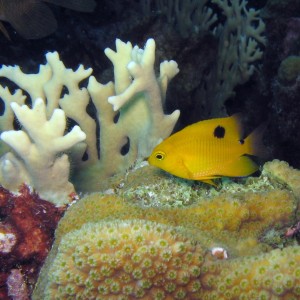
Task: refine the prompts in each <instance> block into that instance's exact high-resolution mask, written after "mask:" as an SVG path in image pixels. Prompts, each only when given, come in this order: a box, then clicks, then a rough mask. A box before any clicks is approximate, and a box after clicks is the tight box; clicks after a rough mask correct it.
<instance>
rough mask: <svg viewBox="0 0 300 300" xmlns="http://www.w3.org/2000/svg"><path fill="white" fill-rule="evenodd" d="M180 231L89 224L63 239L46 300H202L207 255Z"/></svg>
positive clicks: (135, 223)
mask: <svg viewBox="0 0 300 300" xmlns="http://www.w3.org/2000/svg"><path fill="white" fill-rule="evenodd" d="M181 231H183V229H182V228H178V227H177V228H175V227H174V228H172V227H171V228H170V227H168V226H166V225H162V224H158V223H154V222H150V221H141V220H129V221H120V220H115V221H108V222H107V221H103V222H99V223H87V224H85V225H83V226H82V228H81V229H80V230H75V231H72V232H70V233H68V234H67V235H65V236H64V237H63V238H62V240H61V243H60V245H59V249H58V254H57V256H56V258H55V259H54V261H53V263H52V265H51V267H50V270H49V278H48V284H47V286H46V288H45V298H44V299H69V298H70V297H74V298H73V299H98V298H99V299H111V300H113V299H132V298H143V299H146V298H149V299H166V298H169V299H194V298H198V297H197V296H196V295H197V293H198V291H199V289H200V284H199V282H198V280H197V278H198V277H199V275H200V267H201V265H202V262H203V256H204V251H203V249H202V247H201V246H200V245H197V244H195V243H193V242H192V241H191V240H190V239H188V238H187V237H186V236H185V235H184V234H183V233H182V232H181ZM102 297H103V298H102ZM120 297H121V298H120ZM145 297H146V298H145Z"/></svg>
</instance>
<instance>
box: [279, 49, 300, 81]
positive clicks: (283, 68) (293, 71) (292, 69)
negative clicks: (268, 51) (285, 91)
mask: <svg viewBox="0 0 300 300" xmlns="http://www.w3.org/2000/svg"><path fill="white" fill-rule="evenodd" d="M299 75H300V56H295V55H291V56H288V57H287V58H285V59H284V60H283V61H282V62H281V64H280V66H279V69H278V77H279V79H280V80H281V81H282V82H283V83H291V82H294V81H295V80H296V79H297V77H298V76H299Z"/></svg>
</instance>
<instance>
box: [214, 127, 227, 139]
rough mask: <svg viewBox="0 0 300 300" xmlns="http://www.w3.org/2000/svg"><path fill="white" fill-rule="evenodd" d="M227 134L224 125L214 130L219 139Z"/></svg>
mask: <svg viewBox="0 0 300 300" xmlns="http://www.w3.org/2000/svg"><path fill="white" fill-rule="evenodd" d="M224 136H225V128H224V127H223V126H220V125H218V126H217V127H216V128H215V130H214V137H216V138H218V139H222V138H224Z"/></svg>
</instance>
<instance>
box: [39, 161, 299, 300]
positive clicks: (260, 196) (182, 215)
mask: <svg viewBox="0 0 300 300" xmlns="http://www.w3.org/2000/svg"><path fill="white" fill-rule="evenodd" d="M148 169H149V168H148ZM140 170H141V169H140ZM149 170H150V169H149ZM141 172H142V173H143V174H144V176H146V178H147V181H146V182H147V185H148V187H150V186H151V185H150V182H151V178H150V176H148V175H149V174H150V173H147V172H146V171H145V170H141ZM137 173H138V174H139V172H137ZM156 174H157V173H156ZM161 174H162V173H161ZM283 174H285V176H283ZM299 174H300V173H299V171H297V170H295V169H292V168H291V167H289V166H288V165H287V164H284V163H282V162H279V161H276V160H275V161H273V162H270V163H268V164H266V165H265V167H264V170H263V172H262V175H261V177H260V178H256V180H257V181H258V182H257V184H255V182H256V180H254V179H253V180H250V183H248V184H245V185H237V184H235V185H234V188H233V189H232V190H229V189H227V188H226V189H225V190H224V189H221V190H220V191H215V192H214V193H213V194H211V195H210V196H207V197H205V196H204V195H202V197H199V199H198V202H192V203H193V204H192V205H188V206H186V207H182V206H181V207H180V206H175V207H169V206H164V205H162V206H158V203H159V202H156V206H152V207H151V206H146V207H145V206H143V205H142V206H141V205H138V204H133V203H132V199H133V198H130V200H128V199H127V198H126V197H124V198H121V197H120V196H117V195H101V194H92V195H89V196H87V197H85V198H84V199H81V200H80V201H79V202H77V203H76V204H75V205H72V206H71V207H70V208H69V209H68V211H67V212H66V214H65V215H64V217H63V218H62V219H61V221H60V222H59V225H58V229H57V231H56V233H55V237H56V238H55V243H54V245H53V248H52V249H51V252H50V254H49V256H48V258H47V260H46V263H45V265H44V267H43V268H42V271H41V273H40V276H39V280H38V284H37V286H36V289H35V291H34V294H33V299H34V300H35V299H45V298H46V299H47V297H48V299H55V297H54V296H53V294H55V293H56V294H57V293H61V294H60V295H61V296H60V299H69V298H70V299H74V296H73V295H72V294H71V293H73V291H76V295H79V291H84V293H89V291H91V289H93V291H97V293H96V294H95V295H94V296H91V297H90V298H92V299H114V297H115V298H116V299H137V298H140V299H176V297H178V298H182V299H251V300H252V299H300V290H299V286H300V246H299V245H296V242H295V243H293V242H292V241H290V243H289V245H290V246H287V244H285V242H283V240H282V239H281V240H279V242H278V243H275V244H273V243H272V242H271V243H269V242H268V241H265V240H264V239H263V237H264V236H265V234H266V233H268V232H276V230H279V232H280V229H281V230H284V227H289V226H290V225H291V224H294V223H295V221H296V220H297V207H298V206H297V202H299V197H298V196H299V195H298V194H297V189H295V187H297V184H296V183H297V182H299V180H300V177H299ZM161 176H162V175H161ZM129 177H130V176H128V177H127V178H129ZM134 177H135V179H136V180H138V178H141V179H140V181H139V182H140V184H141V183H142V182H144V184H145V179H144V178H143V176H141V175H140V176H134ZM160 178H161V177H160ZM270 179H271V180H270ZM272 181H273V183H272ZM278 181H280V182H281V183H279V182H278ZM251 182H252V183H251ZM131 183H132V182H131V181H130V180H129V182H125V184H124V187H123V188H122V189H123V190H124V191H126V188H131V187H132V186H133V185H132V184H131ZM135 183H136V184H137V186H138V185H139V184H138V182H135ZM169 183H170V189H169V194H171V195H173V197H177V195H176V194H175V193H173V192H172V191H173V188H174V187H172V182H171V179H170V181H169ZM126 185H128V186H127V187H126ZM255 185H256V188H254V186H255ZM225 186H226V185H225ZM190 188H192V189H193V188H194V187H192V186H190ZM182 191H183V193H184V194H188V195H190V193H187V192H188V190H184V189H183V190H182ZM148 192H149V193H151V190H148ZM194 192H196V191H194ZM131 193H132V191H131ZM161 193H162V194H163V191H162V190H161ZM125 194H126V192H124V193H123V195H125ZM151 195H152V194H151ZM193 195H195V194H193ZM129 224H130V226H129ZM157 228H160V229H159V230H157ZM141 232H142V234H140V233H141ZM281 233H283V231H281ZM139 234H140V237H139V238H138V236H139ZM97 236H98V237H99V239H100V241H101V242H100V246H99V243H98V241H99V239H97ZM124 236H125V237H126V238H128V240H126V239H124ZM168 236H169V237H170V238H167V237H168ZM275 238H276V236H275ZM162 239H164V240H167V242H168V244H167V247H166V248H165V249H162V248H157V249H161V250H160V251H161V252H159V253H158V254H157V255H156V256H151V255H149V251H148V250H146V248H147V249H149V245H151V246H153V247H156V246H157V247H158V246H159V243H158V241H160V240H162ZM271 240H272V239H271ZM102 241H103V242H102ZM104 241H105V242H104ZM177 243H184V245H185V247H186V248H185V249H186V251H187V252H186V255H191V260H189V261H188V260H186V261H185V263H184V264H183V265H181V267H180V268H178V269H176V268H175V267H174V268H175V269H176V270H175V271H176V274H175V273H174V274H175V275H176V276H175V278H172V280H171V279H170V277H168V274H169V271H170V270H172V271H173V270H174V269H173V268H172V267H173V265H172V264H171V261H175V258H178V257H180V258H181V259H182V257H186V255H185V254H181V253H180V252H176V251H174V249H175V248H174V247H173V246H172V245H175V244H177ZM188 245H190V246H188ZM127 246H129V248H128V249H129V250H128V251H129V253H130V255H128V256H126V255H125V254H124V249H125V248H126V247H127ZM189 247H190V248H189ZM213 247H223V248H224V249H226V250H227V253H228V258H227V259H225V260H218V259H217V257H215V256H214V255H213V254H212V253H213V252H212V251H211V249H212V248H213ZM274 248H280V249H275V250H274ZM121 249H123V250H121ZM143 249H144V250H143ZM172 249H173V250H172ZM165 250H169V252H168V253H169V254H170V255H171V256H170V260H169V261H165V260H164V259H167V258H166V256H165V255H163V254H162V253H165V252H164V251H165ZM122 251H123V254H124V255H122ZM130 251H131V252H130ZM143 251H144V252H143ZM147 251H148V252H147ZM189 251H190V252H189ZM150 252H151V251H150ZM145 253H146V255H145V256H144V257H143V254H145ZM188 253H192V254H188ZM194 254H195V255H196V256H195V257H197V256H198V258H195V257H194ZM192 257H193V258H192ZM146 258H147V259H148V261H149V263H148V264H146V265H144V264H143V261H144V259H146ZM173 258H174V260H173ZM136 259H137V261H136ZM197 261H198V265H197V264H196V262H197ZM188 262H190V263H191V264H189V263H188ZM159 263H161V264H163V265H164V266H166V267H164V268H160V272H162V273H159V272H158V271H157V273H159V274H160V275H161V277H159V275H157V276H158V277H159V278H162V281H159V284H158V283H157V282H156V281H155V276H153V277H149V273H147V271H146V270H148V269H147V268H149V269H151V268H152V267H155V266H158V264H159ZM78 264H79V265H78ZM128 264H129V266H132V267H128ZM195 265H196V266H198V267H199V268H200V272H199V274H198V275H197V276H195V277H193V276H194V275H193V273H190V272H191V269H192V267H194V266H195ZM141 268H142V269H143V270H142V271H141V272H137V273H136V271H138V270H140V269H141ZM151 270H152V269H151ZM156 270H158V269H156ZM187 270H188V271H187ZM181 271H184V272H185V273H183V274H186V280H187V281H185V282H184V283H183V282H181V281H177V280H178V278H181V277H180V276H181V275H180V276H179V275H178V274H182V273H181ZM95 272H96V273H95ZM103 272H104V273H103ZM99 274H100V275H99ZM78 276H79V277H78ZM97 276H98V277H97ZM124 278H125V279H124ZM76 280H81V282H77V281H76ZM121 280H125V281H126V280H128V282H125V281H121ZM180 280H181V279H180ZM149 281H150V282H149ZM116 282H117V283H118V284H116ZM145 282H148V284H146V285H145ZM112 283H113V284H112ZM125 283H126V284H128V285H129V283H130V286H131V288H132V289H131V292H129V291H128V290H127V289H126V290H124V289H123V287H124V285H125ZM171 283H172V284H174V285H172V286H173V288H174V290H172V291H170V290H169V287H170V284H171ZM179 283H180V284H179ZM74 284H75V286H74ZM103 285H104V286H105V289H102V287H103ZM191 285H192V286H193V289H194V288H195V289H194V290H191ZM196 287H197V289H196ZM99 289H100V290H101V293H104V294H100V292H99ZM158 290H160V291H163V293H162V294H157V297H156V298H155V296H154V294H153V293H156V291H158ZM125 291H126V292H125ZM177 291H180V293H179V292H178V294H176V292H177ZM68 293H69V294H70V295H68ZM46 296H47V297H46ZM117 296H118V297H117ZM97 297H98V298H97ZM83 298H84V299H88V298H89V297H88V296H84V297H83Z"/></svg>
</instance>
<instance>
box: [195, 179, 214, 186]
mask: <svg viewBox="0 0 300 300" xmlns="http://www.w3.org/2000/svg"><path fill="white" fill-rule="evenodd" d="M198 180H199V181H202V182H204V183H207V184H209V185H212V186H214V187H218V185H217V184H216V183H215V182H214V181H213V180H212V179H198Z"/></svg>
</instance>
